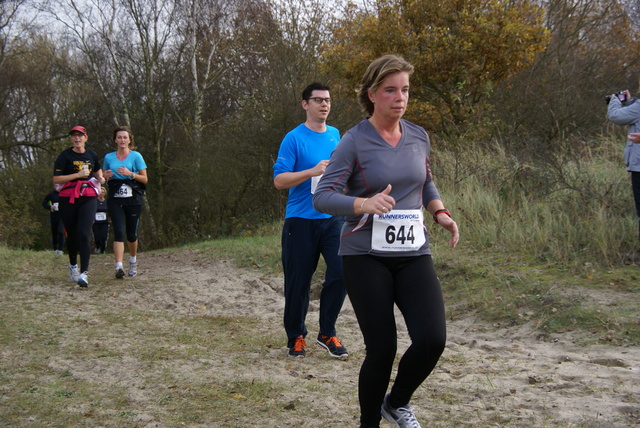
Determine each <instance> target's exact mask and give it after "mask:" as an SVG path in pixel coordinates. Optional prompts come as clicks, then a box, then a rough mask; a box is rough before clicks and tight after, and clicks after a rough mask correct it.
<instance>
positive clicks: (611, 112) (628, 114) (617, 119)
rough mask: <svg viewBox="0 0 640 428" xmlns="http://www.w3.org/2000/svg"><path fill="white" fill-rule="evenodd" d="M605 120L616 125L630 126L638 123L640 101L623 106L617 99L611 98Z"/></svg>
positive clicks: (639, 119) (639, 118)
mask: <svg viewBox="0 0 640 428" xmlns="http://www.w3.org/2000/svg"><path fill="white" fill-rule="evenodd" d="M607 118H608V119H609V120H610V121H611V122H613V123H615V124H616V125H631V124H632V123H635V122H638V121H640V100H636V101H635V102H634V103H632V104H631V105H628V106H623V105H622V102H621V101H620V100H619V99H618V97H612V98H611V101H610V102H609V107H608V109H607Z"/></svg>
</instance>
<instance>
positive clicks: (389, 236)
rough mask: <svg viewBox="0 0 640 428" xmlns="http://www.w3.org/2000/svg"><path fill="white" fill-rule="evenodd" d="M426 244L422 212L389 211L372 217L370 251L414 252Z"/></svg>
mask: <svg viewBox="0 0 640 428" xmlns="http://www.w3.org/2000/svg"><path fill="white" fill-rule="evenodd" d="M425 242H426V237H425V231H424V217H423V216H422V210H391V211H390V212H388V213H387V214H383V215H380V216H379V215H377V214H374V216H373V229H372V231H371V249H373V250H377V251H415V250H418V249H420V247H422V246H423V245H424V243H425Z"/></svg>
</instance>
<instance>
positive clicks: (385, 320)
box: [313, 55, 459, 427]
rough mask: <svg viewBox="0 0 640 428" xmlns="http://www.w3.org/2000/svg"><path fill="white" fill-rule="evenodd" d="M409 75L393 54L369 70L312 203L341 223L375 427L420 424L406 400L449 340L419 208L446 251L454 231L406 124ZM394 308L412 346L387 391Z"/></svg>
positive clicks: (368, 415) (363, 390)
mask: <svg viewBox="0 0 640 428" xmlns="http://www.w3.org/2000/svg"><path fill="white" fill-rule="evenodd" d="M412 72H413V66H412V65H411V64H409V63H408V62H406V61H405V60H404V59H403V58H401V57H398V56H395V55H385V56H383V57H380V58H378V59H376V60H375V61H373V62H372V63H371V64H370V65H369V67H368V68H367V71H366V72H365V75H364V77H363V78H362V81H361V84H360V88H359V90H358V100H359V102H360V104H361V106H362V107H363V110H365V112H366V113H367V114H368V115H370V117H369V118H368V119H365V120H363V121H362V122H360V123H359V124H358V125H356V126H355V127H354V128H352V129H351V130H349V131H348V132H347V133H346V134H345V135H344V136H343V138H342V140H341V141H340V144H338V146H337V147H336V149H335V151H334V152H333V154H332V155H331V160H330V162H329V165H328V166H327V169H326V171H325V173H324V175H323V176H322V178H321V180H320V183H319V184H318V187H317V188H316V192H315V194H314V196H313V205H314V207H315V209H317V210H318V211H322V212H326V213H329V214H333V215H338V216H345V223H344V226H343V228H342V236H341V239H340V255H342V256H343V274H344V281H345V286H346V288H347V292H348V294H349V299H350V300H351V303H352V305H353V308H354V311H355V313H356V317H357V318H358V323H359V325H360V329H361V330H362V334H363V337H364V341H365V345H366V356H365V359H364V362H363V363H362V368H361V370H360V377H359V387H358V396H359V400H360V426H361V427H378V426H379V425H380V419H381V416H384V418H385V419H387V420H388V421H390V422H393V423H396V424H397V425H398V426H400V427H420V424H419V423H418V421H417V419H416V418H415V415H414V414H413V411H412V409H411V407H410V406H409V401H410V400H411V396H412V395H413V393H414V391H415V390H416V389H417V388H418V387H419V386H420V384H421V383H422V382H423V381H424V380H425V379H426V378H427V376H429V374H430V373H431V371H432V370H433V368H434V367H435V365H436V363H437V362H438V359H439V358H440V355H441V354H442V351H443V350H444V346H445V341H446V325H445V312H444V302H443V299H442V291H441V288H440V281H439V279H438V277H437V275H436V272H435V269H434V267H433V262H432V259H431V253H430V250H429V240H428V236H427V231H426V228H425V226H424V221H423V220H424V219H423V214H422V208H423V207H424V208H426V210H427V211H428V212H429V213H430V214H431V215H432V216H433V218H434V220H435V221H436V223H439V224H440V226H442V227H444V228H445V229H447V230H448V231H450V232H451V240H450V241H449V245H451V246H455V245H456V244H457V243H458V239H459V235H458V226H457V225H456V223H455V222H454V221H453V220H452V218H451V214H450V213H449V211H447V210H446V209H445V208H444V205H443V203H442V201H441V199H440V195H439V193H438V190H437V189H436V187H435V185H434V183H433V181H432V179H431V178H432V177H431V171H430V169H429V152H430V142H429V137H428V135H427V133H426V132H425V130H424V129H423V128H421V127H419V126H417V125H414V124H412V123H411V122H408V121H406V120H403V119H402V116H403V114H404V112H405V109H406V106H407V101H408V99H409V76H410V75H411V73H412ZM394 304H396V305H397V306H398V308H399V309H400V311H401V312H402V315H403V317H404V319H405V322H406V325H407V329H408V331H409V336H410V337H411V346H410V347H409V348H408V349H407V351H406V352H405V353H404V355H403V356H402V358H401V360H400V364H399V366H398V373H397V376H396V379H395V381H394V383H393V386H392V388H391V390H390V392H389V394H386V392H387V388H388V386H389V382H390V377H391V370H392V367H393V361H394V359H395V356H396V350H397V343H396V340H397V331H396V324H395V317H394ZM385 394H386V395H385Z"/></svg>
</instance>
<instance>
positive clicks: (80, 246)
mask: <svg viewBox="0 0 640 428" xmlns="http://www.w3.org/2000/svg"><path fill="white" fill-rule="evenodd" d="M97 207H98V198H96V197H95V196H94V197H88V196H81V197H79V198H76V199H75V201H74V203H73V204H71V203H69V198H64V197H61V198H60V216H61V217H62V222H63V223H64V227H65V229H67V250H68V251H69V263H70V264H72V265H75V264H78V253H80V272H87V271H89V258H90V257H91V242H90V240H89V239H90V237H91V226H92V225H93V221H94V220H95V217H96V209H97Z"/></svg>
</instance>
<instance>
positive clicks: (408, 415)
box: [380, 394, 422, 428]
mask: <svg viewBox="0 0 640 428" xmlns="http://www.w3.org/2000/svg"><path fill="white" fill-rule="evenodd" d="M380 412H381V413H382V416H383V417H384V418H385V419H386V420H387V421H389V422H391V423H394V424H396V425H398V427H400V428H422V427H421V426H420V424H419V423H418V420H417V419H416V416H415V415H414V414H413V409H412V408H411V406H409V405H408V404H407V406H406V407H398V408H397V409H394V408H393V407H391V406H389V394H387V395H386V396H385V397H384V401H382V408H381V409H380Z"/></svg>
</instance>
